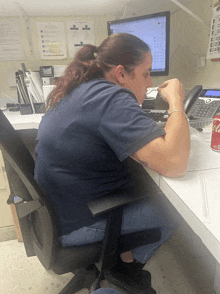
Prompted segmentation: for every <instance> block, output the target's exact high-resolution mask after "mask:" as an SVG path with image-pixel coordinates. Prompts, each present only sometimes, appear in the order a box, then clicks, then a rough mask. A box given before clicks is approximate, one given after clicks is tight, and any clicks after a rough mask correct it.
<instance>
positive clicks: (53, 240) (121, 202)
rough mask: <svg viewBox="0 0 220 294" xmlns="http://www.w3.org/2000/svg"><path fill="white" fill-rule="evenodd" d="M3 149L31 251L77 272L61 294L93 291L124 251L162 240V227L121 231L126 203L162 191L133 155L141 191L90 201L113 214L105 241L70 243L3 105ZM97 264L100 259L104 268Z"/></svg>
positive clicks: (95, 210) (48, 264) (54, 266)
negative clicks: (62, 239)
mask: <svg viewBox="0 0 220 294" xmlns="http://www.w3.org/2000/svg"><path fill="white" fill-rule="evenodd" d="M0 149H1V150H2V153H3V157H4V159H5V162H6V165H7V171H8V175H9V184H10V188H11V195H10V199H11V200H9V202H10V201H11V202H13V203H14V204H15V206H16V211H17V215H18V219H19V224H20V228H21V232H22V237H23V242H24V246H25V249H26V254H27V256H35V255H36V256H37V257H38V259H39V260H40V262H41V263H42V265H43V266H44V268H45V269H47V270H49V269H50V270H53V271H54V272H55V273H56V274H59V275H62V274H64V273H68V272H74V277H73V278H72V280H70V282H69V283H68V284H67V285H66V287H65V288H64V289H63V290H62V291H61V292H60V294H70V293H71V294H73V293H76V292H78V291H79V290H81V289H83V288H87V289H89V291H90V293H91V292H92V291H94V290H96V289H99V288H100V282H101V280H103V279H106V280H109V281H111V268H112V267H113V266H114V265H115V264H116V262H117V259H118V258H119V254H120V253H122V252H126V251H128V250H131V249H133V248H136V247H139V246H141V245H144V244H149V243H154V242H157V241H159V240H160V238H161V232H160V229H159V228H156V229H151V230H147V231H142V232H137V233H133V234H129V235H125V236H121V235H120V230H121V222H122V213H123V208H124V207H125V206H126V205H129V204H130V203H134V202H135V201H141V200H142V195H143V193H144V194H146V193H148V194H149V195H152V193H155V191H156V190H155V188H154V187H155V186H154V183H153V181H152V179H151V178H150V177H149V175H148V174H147V173H146V172H145V170H144V169H142V167H141V166H140V165H139V164H138V163H136V162H135V161H133V160H132V159H128V161H127V164H128V168H130V169H132V170H134V173H133V177H132V178H131V181H134V186H135V187H136V188H135V190H134V191H133V192H132V193H131V192H129V193H127V194H126V193H124V192H122V193H120V191H117V192H115V193H112V194H110V195H107V196H106V197H103V198H101V199H98V200H95V201H92V202H91V203H89V204H88V206H89V208H90V210H91V213H92V214H93V216H94V217H96V216H97V215H100V214H102V213H105V214H107V215H108V218H107V226H106V231H105V237H104V241H103V242H98V243H94V244H89V245H82V246H74V247H65V246H62V245H61V243H60V240H59V237H58V235H57V227H58V224H57V223H56V217H55V213H54V211H53V209H52V206H51V205H50V202H49V200H48V198H47V196H46V194H45V193H44V191H43V190H42V189H41V188H40V187H39V185H38V184H37V183H36V181H35V180H34V160H33V157H32V156H31V154H30V152H29V151H28V149H27V148H26V146H25V145H24V143H23V142H22V140H21V138H20V136H19V135H18V134H17V132H16V131H15V130H14V128H13V127H12V126H11V124H10V123H9V121H8V120H7V118H6V117H5V115H4V114H3V112H2V111H1V110H0ZM10 178H11V179H13V181H10ZM15 196H16V197H15ZM17 196H19V197H17ZM96 263H99V265H100V267H99V269H100V270H98V269H97V267H96V265H95V264H96ZM115 285H116V286H118V287H120V288H121V289H122V290H124V291H125V292H126V293H132V294H134V293H138V294H141V293H143V294H144V293H145V294H147V293H148V294H150V293H156V292H155V291H154V290H153V289H152V288H151V287H149V289H146V291H144V292H140V291H137V290H135V289H133V288H131V287H129V286H128V285H125V284H124V283H122V282H121V281H120V280H118V282H115Z"/></svg>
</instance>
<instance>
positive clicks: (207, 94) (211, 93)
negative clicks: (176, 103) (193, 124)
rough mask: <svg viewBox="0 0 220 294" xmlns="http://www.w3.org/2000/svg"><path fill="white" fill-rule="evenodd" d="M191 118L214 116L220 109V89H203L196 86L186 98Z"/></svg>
mask: <svg viewBox="0 0 220 294" xmlns="http://www.w3.org/2000/svg"><path fill="white" fill-rule="evenodd" d="M184 109H185V112H186V114H187V116H188V117H189V119H194V118H195V119H198V118H200V119H201V118H204V119H205V118H212V117H214V115H215V114H216V113H217V112H219V111H220V89H203V88H202V86H201V85H198V86H195V87H194V88H193V89H192V90H191V91H190V93H189V94H188V95H187V97H186V98H185V100H184Z"/></svg>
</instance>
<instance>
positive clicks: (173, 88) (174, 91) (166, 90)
mask: <svg viewBox="0 0 220 294" xmlns="http://www.w3.org/2000/svg"><path fill="white" fill-rule="evenodd" d="M157 90H158V92H159V93H160V94H161V96H162V98H163V99H164V101H166V102H168V103H169V106H170V108H171V109H173V108H174V109H175V107H180V108H176V109H182V107H183V100H184V98H185V95H184V90H183V85H182V84H181V83H180V82H179V80H178V79H172V80H168V81H166V82H164V83H163V84H162V85H161V86H160V87H159V88H158V89H157Z"/></svg>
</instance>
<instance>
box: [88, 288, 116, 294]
mask: <svg viewBox="0 0 220 294" xmlns="http://www.w3.org/2000/svg"><path fill="white" fill-rule="evenodd" d="M92 294H120V292H118V291H117V290H114V289H110V288H102V289H98V290H95V291H94V292H92Z"/></svg>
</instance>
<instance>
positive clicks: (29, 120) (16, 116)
mask: <svg viewBox="0 0 220 294" xmlns="http://www.w3.org/2000/svg"><path fill="white" fill-rule="evenodd" d="M4 114H5V116H6V117H7V118H8V120H9V121H10V123H11V124H12V125H13V127H14V129H15V130H26V129H38V127H39V124H40V122H41V119H42V116H43V115H44V113H36V114H27V115H21V114H20V111H8V110H5V111H4Z"/></svg>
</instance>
